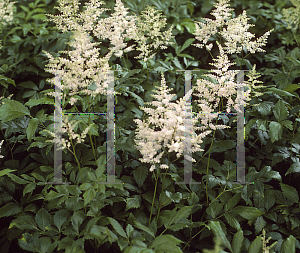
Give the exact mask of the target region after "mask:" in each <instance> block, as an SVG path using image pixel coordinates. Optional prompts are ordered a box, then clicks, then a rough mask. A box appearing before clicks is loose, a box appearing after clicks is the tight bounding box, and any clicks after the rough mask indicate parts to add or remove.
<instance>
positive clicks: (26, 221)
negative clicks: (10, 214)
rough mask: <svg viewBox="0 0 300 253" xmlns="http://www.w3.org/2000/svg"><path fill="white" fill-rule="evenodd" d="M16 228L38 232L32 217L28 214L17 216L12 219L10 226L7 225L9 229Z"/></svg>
mask: <svg viewBox="0 0 300 253" xmlns="http://www.w3.org/2000/svg"><path fill="white" fill-rule="evenodd" d="M14 226H15V227H17V228H18V229H21V230H25V229H26V230H27V229H31V230H38V228H37V226H36V224H35V221H34V218H33V216H32V215H29V214H24V213H22V214H19V215H18V218H17V219H14V220H13V221H12V222H11V223H10V224H9V228H12V227H14Z"/></svg>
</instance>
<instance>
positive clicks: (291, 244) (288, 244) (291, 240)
mask: <svg viewBox="0 0 300 253" xmlns="http://www.w3.org/2000/svg"><path fill="white" fill-rule="evenodd" d="M281 249H282V252H283V253H295V252H296V238H295V237H294V236H292V235H290V236H289V237H288V238H287V239H286V240H285V242H284V243H283V245H282V246H281Z"/></svg>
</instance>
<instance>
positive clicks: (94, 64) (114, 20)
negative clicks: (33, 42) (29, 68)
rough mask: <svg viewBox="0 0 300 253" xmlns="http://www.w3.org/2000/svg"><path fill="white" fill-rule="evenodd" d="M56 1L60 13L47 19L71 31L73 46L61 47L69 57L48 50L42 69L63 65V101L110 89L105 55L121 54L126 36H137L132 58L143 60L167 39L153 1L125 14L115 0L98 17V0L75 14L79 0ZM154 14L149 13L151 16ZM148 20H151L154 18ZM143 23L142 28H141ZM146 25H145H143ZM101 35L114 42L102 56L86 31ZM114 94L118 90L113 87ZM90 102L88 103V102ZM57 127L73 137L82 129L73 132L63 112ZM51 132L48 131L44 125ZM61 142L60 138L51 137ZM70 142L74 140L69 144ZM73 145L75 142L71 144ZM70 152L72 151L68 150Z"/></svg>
mask: <svg viewBox="0 0 300 253" xmlns="http://www.w3.org/2000/svg"><path fill="white" fill-rule="evenodd" d="M58 2H59V5H60V6H59V7H56V8H57V9H59V10H60V11H61V12H62V14H61V15H58V16H54V15H51V14H48V15H49V16H50V17H52V18H51V19H50V20H52V21H54V22H55V23H56V24H57V28H58V29H60V30H61V31H62V32H67V31H72V37H71V41H70V42H69V45H70V46H71V47H73V48H75V50H73V51H61V52H60V53H66V54H67V55H69V57H70V58H71V60H69V59H65V58H62V57H57V58H54V57H53V56H52V55H50V54H49V53H48V52H46V51H44V53H45V54H46V55H47V56H48V57H49V59H50V60H49V64H47V65H46V66H47V67H48V68H46V71H48V72H50V73H52V74H55V73H56V71H57V70H60V69H63V71H62V73H61V79H62V83H63V85H60V84H57V85H58V87H59V88H60V89H61V90H62V91H63V92H64V93H63V101H65V100H66V99H67V101H66V103H64V102H63V103H64V105H65V104H68V103H69V104H71V105H75V103H76V102H77V101H78V100H81V96H80V95H84V94H85V95H87V99H89V102H90V99H92V100H94V101H96V100H97V98H98V99H99V97H100V96H101V95H102V96H103V94H107V95H111V93H110V92H109V91H107V89H106V88H107V84H108V82H109V81H110V80H109V77H108V76H107V71H108V70H110V66H109V60H110V58H111V57H112V55H115V56H116V57H121V56H122V54H123V51H124V52H129V51H131V50H133V46H130V47H126V43H124V40H125V39H133V40H135V41H136V42H137V44H138V46H137V48H136V50H138V51H142V53H141V54H140V55H139V56H137V57H136V58H143V59H144V61H147V60H148V59H151V58H152V57H153V56H154V54H152V55H150V54H151V53H152V52H153V50H152V49H153V48H154V49H157V48H158V47H160V48H161V49H164V48H166V45H168V44H171V43H173V42H170V40H171V38H172V36H171V28H170V29H169V30H168V31H166V32H161V31H160V30H161V29H162V28H163V27H165V25H166V19H163V18H161V17H160V15H157V11H156V10H155V9H154V8H153V7H149V6H148V7H147V10H146V11H144V12H143V13H142V15H141V17H138V18H137V17H136V16H130V15H128V12H127V8H124V5H123V3H122V2H121V1H120V0H116V5H115V8H114V11H115V12H114V13H113V14H112V16H111V17H108V18H102V19H100V20H98V19H99V18H100V15H101V14H102V13H103V11H105V10H108V9H107V8H105V9H104V8H100V6H101V5H102V4H103V2H101V1H97V0H91V1H90V2H89V3H86V8H85V9H84V11H83V12H82V13H80V14H77V11H78V9H79V7H78V6H79V3H78V1H77V0H61V1H58ZM153 18H154V19H153ZM153 20H155V22H154V23H153ZM146 28H147V29H146ZM144 30H145V31H144ZM91 32H92V34H93V36H95V37H97V38H99V39H100V40H101V39H102V40H104V39H109V41H110V43H111V44H112V45H114V47H112V48H110V49H109V50H110V51H109V52H108V53H107V54H106V55H105V56H104V57H102V56H101V54H100V52H99V50H100V49H99V48H95V47H94V46H96V45H99V44H100V43H92V42H91V36H90V33H91ZM48 81H50V82H51V83H53V84H55V78H52V79H48ZM93 82H94V83H95V84H96V86H97V89H96V90H95V89H92V88H91V84H92V83H93ZM113 94H114V95H115V94H117V93H116V92H115V91H113ZM46 95H50V96H55V92H50V93H47V94H46ZM91 104H92V103H91ZM63 118H64V120H63V125H62V131H63V132H68V135H69V137H70V139H75V138H77V143H80V142H82V141H83V139H84V137H85V136H86V133H87V131H88V129H86V130H85V134H83V135H76V134H74V128H72V126H71V125H70V124H68V123H67V122H68V117H66V116H65V115H63ZM48 132H49V133H50V134H51V135H52V136H55V135H54V133H53V132H50V131H48ZM55 141H56V142H61V140H55ZM61 144H62V148H63V149H68V150H69V151H70V152H72V151H71V150H70V146H71V142H69V141H68V140H66V139H63V140H62V143H61ZM72 145H73V144H72ZM75 145H76V144H75ZM72 153H73V152H72Z"/></svg>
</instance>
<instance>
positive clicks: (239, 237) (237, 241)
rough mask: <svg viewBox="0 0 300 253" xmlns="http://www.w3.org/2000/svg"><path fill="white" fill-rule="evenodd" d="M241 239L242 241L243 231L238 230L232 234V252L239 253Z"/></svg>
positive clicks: (241, 243)
mask: <svg viewBox="0 0 300 253" xmlns="http://www.w3.org/2000/svg"><path fill="white" fill-rule="evenodd" d="M243 241H244V235H243V231H242V230H239V231H238V232H236V233H235V234H234V236H233V240H232V251H233V252H234V253H241V250H242V245H243Z"/></svg>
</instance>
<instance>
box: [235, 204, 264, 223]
mask: <svg viewBox="0 0 300 253" xmlns="http://www.w3.org/2000/svg"><path fill="white" fill-rule="evenodd" d="M230 212H234V213H236V214H238V215H240V216H242V217H243V218H245V219H247V220H252V219H255V218H257V217H259V216H261V215H263V213H262V212H261V211H259V210H258V209H257V208H256V207H250V206H236V207H234V208H233V209H232V210H231V211H230Z"/></svg>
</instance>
